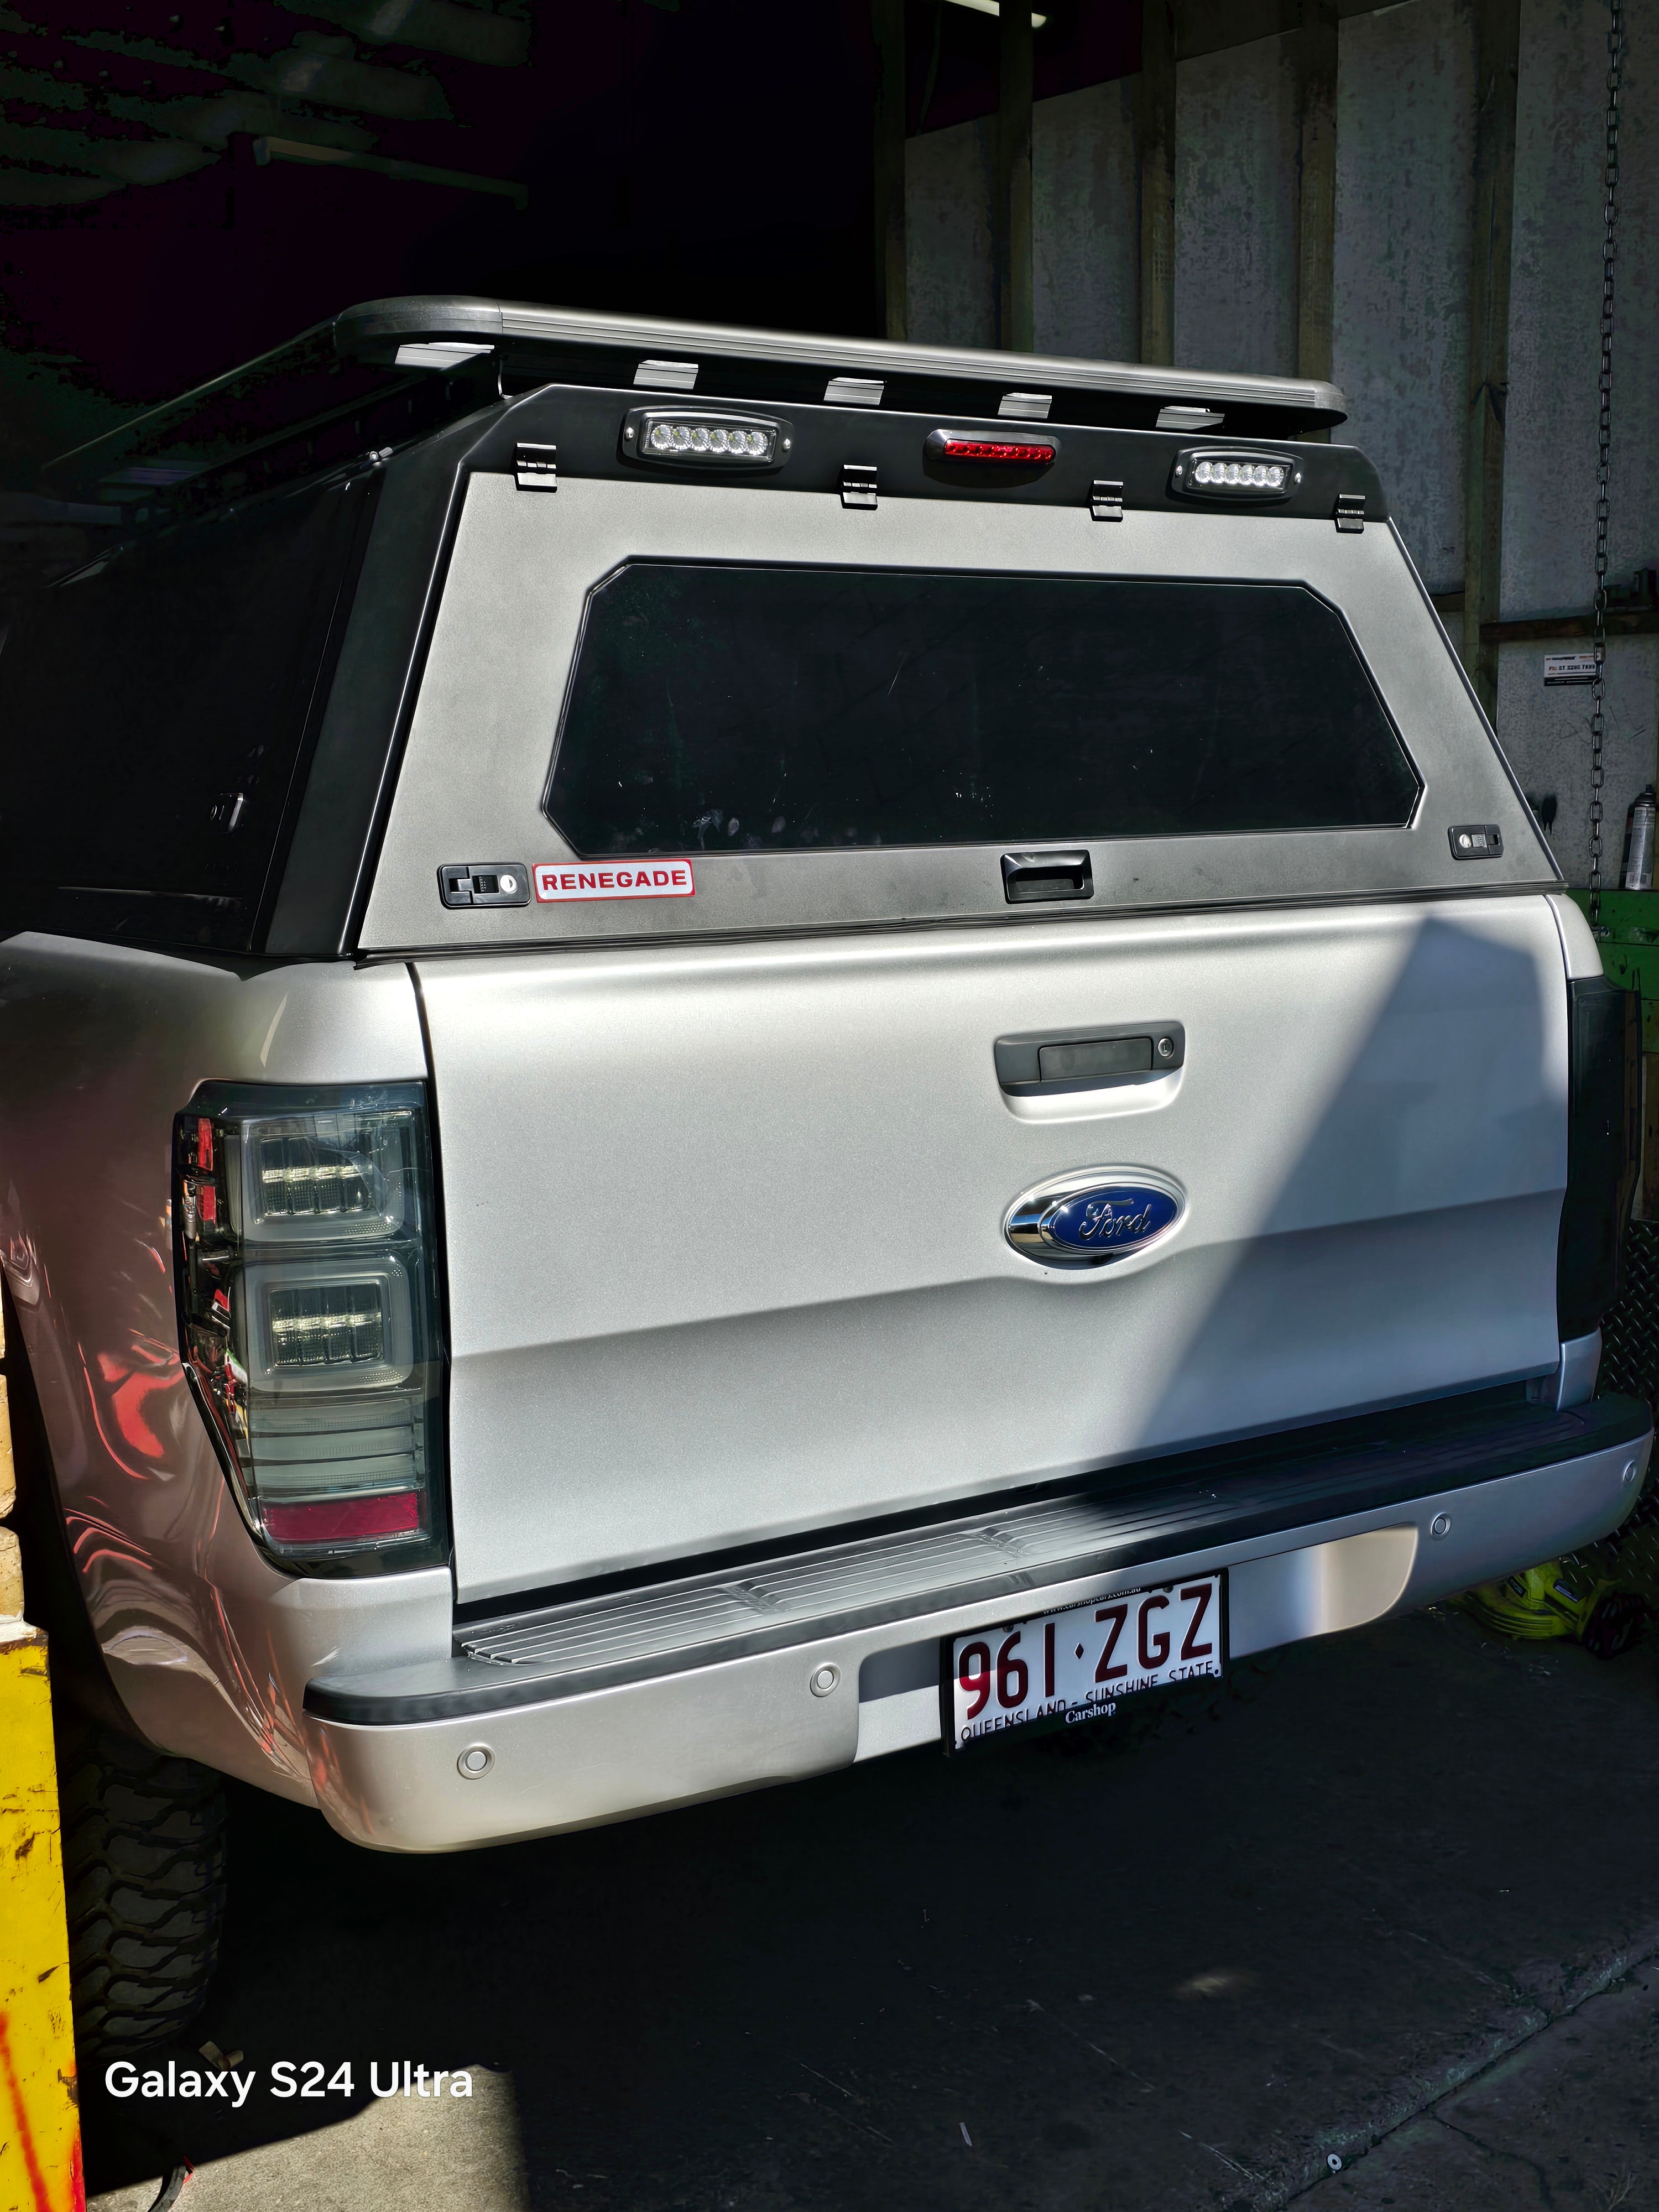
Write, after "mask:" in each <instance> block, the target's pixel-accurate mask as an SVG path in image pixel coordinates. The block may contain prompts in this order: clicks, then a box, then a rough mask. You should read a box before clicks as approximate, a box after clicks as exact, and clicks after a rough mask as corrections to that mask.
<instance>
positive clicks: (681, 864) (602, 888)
mask: <svg viewBox="0 0 1659 2212" xmlns="http://www.w3.org/2000/svg"><path fill="white" fill-rule="evenodd" d="M696 893H697V886H696V880H695V878H693V876H692V873H691V863H690V860H625V861H623V862H622V863H621V864H620V865H617V863H615V862H611V863H607V864H606V865H605V866H594V865H592V864H589V863H586V862H579V861H570V862H566V861H563V860H544V861H541V862H540V863H539V864H538V866H537V869H536V896H537V897H538V899H607V898H695V897H696Z"/></svg>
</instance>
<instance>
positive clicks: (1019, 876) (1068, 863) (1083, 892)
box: [1002, 853, 1095, 906]
mask: <svg viewBox="0 0 1659 2212" xmlns="http://www.w3.org/2000/svg"><path fill="white" fill-rule="evenodd" d="M1002 895H1003V896H1004V897H1005V898H1006V900H1007V902H1008V903H1009V905H1010V906H1020V905H1023V904H1024V902H1025V901H1026V900H1028V899H1086V898H1092V897H1093V896H1094V895H1095V877H1094V868H1093V866H1092V864H1091V861H1090V859H1089V855H1088V854H1087V853H1005V854H1003V856H1002Z"/></svg>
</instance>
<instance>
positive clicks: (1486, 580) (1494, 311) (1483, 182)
mask: <svg viewBox="0 0 1659 2212" xmlns="http://www.w3.org/2000/svg"><path fill="white" fill-rule="evenodd" d="M1520 47H1521V0H1475V6H1474V118H1475V120H1474V255H1473V259H1472V266H1471V270H1470V283H1469V398H1468V453H1467V455H1466V457H1465V474H1464V479H1463V646H1462V652H1463V669H1464V672H1465V674H1466V675H1467V676H1468V679H1469V681H1470V683H1471V684H1473V685H1474V689H1475V692H1476V695H1477V696H1478V697H1479V698H1480V703H1481V705H1482V706H1483V707H1484V708H1486V713H1487V714H1488V716H1489V717H1492V718H1493V719H1495V718H1496V715H1497V712H1498V644H1497V641H1496V640H1495V638H1491V637H1487V636H1485V635H1483V634H1482V633H1483V631H1484V630H1485V629H1486V627H1487V626H1488V625H1493V626H1495V625H1496V624H1497V623H1498V620H1499V617H1500V614H1501V606H1500V601H1501V599H1502V596H1503V588H1504V417H1505V415H1506V414H1507V412H1508V409H1509V397H1510V241H1511V237H1512V234H1513V229H1514V217H1515V87H1516V75H1517V72H1518V65H1519V58H1520Z"/></svg>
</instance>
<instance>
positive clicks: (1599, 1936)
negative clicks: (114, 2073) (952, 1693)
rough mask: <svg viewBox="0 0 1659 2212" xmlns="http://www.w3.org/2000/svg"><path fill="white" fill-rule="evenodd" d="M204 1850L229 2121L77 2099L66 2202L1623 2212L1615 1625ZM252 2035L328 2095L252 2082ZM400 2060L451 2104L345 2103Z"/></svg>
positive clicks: (1626, 2098)
mask: <svg viewBox="0 0 1659 2212" xmlns="http://www.w3.org/2000/svg"><path fill="white" fill-rule="evenodd" d="M233 1844H234V1853H235V1857H234V1869H233V1885H234V1897H235V1919H234V1925H233V1929H232V1933H231V1936H230V1940H229V1944H228V1950H227V1954H226V1957H225V1962H224V1966H223V1968H222V1972H221V1976H220V1978H219V1981H218V1983H217V1984H216V1990H215V1995H214V1998H213V2001H212V2002H211V2004H210V2008H209V2012H208V2015H207V2016H206V2018H205V2019H204V2021H203V2023H202V2027H201V2030H200V2034H199V2036H198V2037H197V2039H198V2040H199V2039H201V2037H206V2036H210V2037H212V2038H213V2039H214V2040H215V2041H216V2042H217V2043H218V2044H219V2045H221V2046H222V2049H224V2050H226V2051H229V2050H232V2049H234V2048H239V2049H240V2050H242V2051H245V2052H246V2060H245V2062H244V2072H246V2069H247V2068H250V2067H251V2068H254V2069H258V2080H257V2081H256V2082H255V2084H254V2086H253V2087H252V2090H251V2091H250V2093H249V2094H248V2096H247V2100H246V2104H245V2106H244V2107H243V2109H242V2110H241V2111H240V2112H232V2111H231V2110H229V2109H228V2101H227V2100H222V2099H218V2098H216V2099H213V2100H210V2102H208V2103H204V2104H198V2103H189V2102H185V2101H183V2100H176V2099H175V2100H173V2101H171V2102H168V2101H165V2100H163V2101H156V2100H150V2101H148V2102H146V2101H144V2100H142V2099H140V2098H138V2097H134V2098H133V2099H131V2100H129V2101H126V2102H118V2101H117V2100H114V2099H112V2097H110V2096H109V2095H108V2094H106V2092H105V2091H104V2089H103V2088H102V2087H101V2086H100V2083H99V2082H98V2081H95V2080H88V2082H87V2084H86V2086H85V2090H84V2094H83V2112H84V2120H85V2133H86V2147H87V2156H88V2184H89V2192H90V2194H91V2196H92V2198H93V2202H94V2206H95V2208H96V2212H143V2208H146V2207H148V2206H149V2204H150V2203H152V2201H153V2200H154V2197H155V2193H156V2191H157V2189H158V2187H159V2185H160V2180H161V2176H162V2175H163V2173H164V2172H166V2171H167V2168H169V2167H170V2166H172V2165H173V2164H174V2163H175V2161H177V2160H179V2159H188V2160H191V2161H193V2162H194V2164H195V2166H196V2167H197V2172H196V2174H195V2177H194V2179H193V2180H192V2182H191V2185H190V2188H189V2191H188V2193H187V2195H186V2197H185V2201H184V2212H221V2208H224V2209H225V2212H228V2208H231V2207H235V2208H237V2212H248V2209H249V2208H257V2212H289V2208H293V2212H301V2208H303V2212H346V2209H347V2208H350V2212H360V2209H361V2212H370V2208H373V2212H404V2208H409V2212H462V2208H465V2212H515V2209H516V2208H519V2207H534V2208H538V2212H539V2208H542V2207H547V2206H564V2205H567V2204H568V2205H572V2206H580V2207H585V2208H586V2212H658V2208H670V2207H680V2206H684V2207H687V2208H696V2212H717V2208H725V2207H727V2206H732V2207H740V2208H753V2212H785V2209H786V2208H791V2209H792V2212H793V2208H796V2207H800V2208H808V2207H811V2208H815V2212H816V2208H819V2207H822V2208H824V2212H933V2208H939V2212H945V2208H949V2212H981V2208H983V2212H993V2208H994V2209H995V2212H1026V2209H1027V2208H1029V2212H1067V2209H1068V2208H1072V2207H1079V2208H1085V2207H1086V2208H1089V2212H1166V2208H1167V2212H1188V2208H1193V2209H1194V2212H1197V2209H1198V2208H1203V2212H1209V2208H1219V2212H1264V2208H1267V2207H1273V2206H1278V2205H1281V2204H1284V2203H1288V2202H1290V2201H1291V2200H1293V2199H1297V2198H1298V2197H1300V2198H1301V2199H1302V2200H1303V2201H1304V2203H1306V2204H1307V2205H1308V2206H1309V2207H1310V2212H1371V2209H1372V2208H1380V2207H1383V2206H1397V2207H1399V2208H1401V2212H1427V2208H1442V2207H1446V2208H1455V2212H1533V2208H1534V2207H1536V2208H1545V2207H1547V2208H1551V2212H1579V2208H1590V2207H1594V2208H1596V2212H1612V2208H1613V2207H1615V2206H1617V2205H1620V2204H1625V2205H1628V2206H1630V2207H1632V2208H1637V2207H1641V2206H1650V2205H1655V2204H1659V1662H1656V1656H1655V1654H1654V1652H1653V1650H1651V1649H1650V1647H1647V1646H1644V1647H1643V1648H1641V1649H1638V1650H1637V1651H1635V1652H1633V1653H1631V1654H1629V1655H1628V1656H1626V1657H1625V1658H1623V1659H1620V1660H1618V1661H1614V1662H1612V1663H1610V1664H1603V1663H1601V1662H1598V1661H1596V1660H1595V1659H1593V1658H1591V1657H1590V1656H1589V1655H1588V1654H1586V1653H1584V1652H1583V1651H1580V1650H1577V1649H1568V1648H1564V1647H1562V1646H1559V1645H1542V1646H1539V1645H1533V1646H1528V1645H1516V1644H1505V1643H1501V1642H1498V1641H1497V1640H1495V1639H1492V1638H1487V1637H1486V1636H1485V1635H1483V1634H1482V1633H1481V1632H1480V1631H1478V1630H1477V1629H1476V1628H1474V1626H1473V1625H1472V1624H1470V1623H1469V1622H1468V1621H1467V1620H1463V1619H1462V1618H1461V1617H1459V1616H1457V1615H1455V1614H1452V1613H1446V1612H1444V1611H1441V1610H1437V1611H1435V1612H1432V1613H1427V1614H1423V1615H1419V1616H1417V1617H1415V1618H1413V1619H1411V1620H1401V1621H1396V1622H1392V1623H1389V1624H1388V1625H1386V1626H1383V1627H1380V1628H1377V1629H1373V1630H1367V1631H1363V1632H1359V1633H1358V1634H1356V1635H1353V1636H1350V1637H1346V1638H1340V1639H1336V1640H1334V1641H1332V1642H1329V1643H1327V1644H1319V1645H1309V1646H1303V1647H1300V1648H1298V1649H1297V1650H1293V1651H1291V1652H1290V1653H1288V1654H1286V1655H1285V1658H1284V1661H1283V1663H1282V1664H1281V1665H1280V1667H1279V1669H1278V1671H1277V1672H1276V1673H1275V1674H1273V1676H1272V1678H1271V1679H1270V1680H1268V1681H1267V1683H1266V1685H1265V1686H1263V1687H1262V1688H1261V1690H1260V1692H1258V1693H1257V1694H1255V1696H1254V1697H1253V1698H1252V1699H1250V1700H1249V1701H1248V1702H1246V1703H1243V1704H1240V1705H1236V1706H1235V1707H1234V1708H1233V1709H1232V1710H1231V1711H1229V1712H1228V1713H1227V1714H1226V1715H1225V1717H1224V1718H1223V1719H1222V1720H1221V1721H1219V1722H1218V1723H1212V1724H1209V1725H1206V1727H1205V1728H1204V1729H1203V1730H1202V1731H1201V1732H1200V1733H1199V1734H1197V1735H1186V1736H1182V1737H1179V1738H1177V1739H1175V1740H1167V1741H1160V1742H1158V1743H1156V1744H1153V1745H1152V1746H1151V1747H1143V1748H1141V1749H1139V1750H1136V1751H1133V1752H1131V1753H1124V1752H1118V1751H1115V1750H1113V1749H1112V1748H1111V1747H1109V1745H1107V1744H1104V1743H1102V1742H1099V1741H1096V1743H1095V1744H1093V1745H1092V1746H1091V1747H1089V1748H1087V1749H1080V1748H1079V1746H1078V1743H1077V1741H1076V1739H1071V1740H1066V1741H1064V1743H1063V1745H1062V1744H1055V1743H1054V1742H1049V1743H1046V1744H1045V1743H1039V1742H1032V1743H1027V1744H1024V1745H1018V1744H1016V1745H1009V1744H1000V1745H998V1746H995V1747H990V1748H987V1749H986V1750H984V1751H982V1752H979V1753H974V1754H970V1755H969V1756H968V1757H965V1758H963V1759H956V1760H947V1759H944V1758H942V1757H940V1756H939V1754H938V1753H931V1752H930V1753H908V1754H905V1755H903V1756H902V1757H899V1758H896V1759H889V1760H886V1761H884V1762H881V1763H880V1764H878V1765H873V1766H866V1767H863V1768H860V1769H859V1770H857V1771H854V1772H849V1773H846V1774H842V1775H837V1776H834V1777H831V1778H829V1779H827V1780H824V1781H822V1782H817V1783H812V1784H805V1785H804V1786H800V1787H797V1788H794V1789H793V1790H776V1791H773V1792H770V1793H767V1794H763V1795H760V1796H751V1797H744V1798H737V1799H729V1800H727V1801H726V1802H722V1803H720V1804H715V1805H711V1806H706V1807H702V1808H696V1809H695V1810H692V1811H690V1812H685V1813H680V1814H672V1815H670V1816H668V1817H665V1818H662V1819H659V1820H653V1821H645V1822H640V1823H636V1824H634V1825H631V1826H624V1827H617V1828H611V1829H605V1830H599V1831H596V1832H590V1833H588V1834H586V1835H580V1836H574V1837H570V1838H565V1839H562V1840H558V1839H555V1840H552V1841H549V1842H545V1843H539V1844H524V1845H519V1846H516V1847H514V1848H513V1849H511V1850H499V1851H494V1852H488V1853H480V1854H478V1855H477V1856H476V1857H462V1858H445V1859H426V1860H400V1859H392V1858H384V1857H374V1856H370V1855H368V1854H365V1853H362V1852H359V1851H357V1850H354V1849H353V1848H352V1847H351V1846H350V1845H349V1844H343V1843H342V1842H340V1841H339V1840H338V1839H337V1838H335V1837H334V1836H333V1835H332V1834H331V1832H329V1831H328V1830H327V1829H326V1828H325V1827H324V1826H323V1825H322V1823H321V1822H320V1820H317V1819H316V1818H315V1817H314V1816H313V1815H310V1814H304V1813H301V1812H300V1811H298V1810H297V1809H295V1808H291V1807H289V1806H285V1805H283V1804H280V1803H277V1802H276V1801H274V1800H266V1799H263V1798H258V1797H256V1796H253V1795H252V1793H243V1794H242V1795H240V1796H239V1798H238V1800H237V1803H236V1807H235V1813H234V1829H233ZM165 2055H166V2054H163V2056H164V2057H165ZM185 2055H186V2054H185V2051H184V2050H183V2048H182V2047H181V2048H180V2050H179V2051H177V2052H175V2053H173V2056H174V2057H176V2058H177V2059H179V2062H180V2063H181V2064H182V2063H184V2060H185ZM282 2059H289V2060H295V2061H304V2060H307V2059H318V2060H321V2061H322V2062H323V2063H324V2066H325V2069H326V2072H327V2074H328V2075H333V2074H334V2073H335V2070H336V2069H337V2067H338V2066H339V2064H340V2063H341V2062H342V2061H348V2060H349V2062H350V2064H351V2069H352V2080H353V2094H352V2095H351V2096H350V2097H349V2098H348V2097H346V2096H345V2095H343V2094H342V2093H338V2092H336V2093H326V2092H325V2093H324V2095H322V2096H321V2097H320V2098H317V2099H313V2100H300V2099H297V2098H296V2099H293V2100H279V2099H277V2098H276V2097H275V2096H274V2095H273V2094H272V2093H271V2078H270V2067H271V2065H272V2063H273V2062H276V2061H277V2060H282ZM404 2059H408V2060H410V2062H412V2063H413V2064H414V2065H417V2066H418V2065H424V2066H426V2067H428V2068H429V2069H436V2068H443V2069H452V2068H457V2067H465V2068H469V2069H472V2082H473V2090H474V2093H473V2095H472V2096H471V2098H470V2099H465V2100H455V2099H453V2098H450V2097H447V2096H445V2097H442V2098H440V2099H438V2100H433V2099H431V2098H430V2097H428V2098H424V2099H423V2098H421V2097H420V2096H418V2095H417V2094H416V2093H413V2091H412V2090H411V2093H410V2095H409V2096H407V2097H404V2095H402V2094H399V2095H397V2096H395V2097H392V2098H389V2099H384V2100H376V2099H374V2098H373V2097H371V2096H370V2095H369V2093H368V2067H369V2064H370V2063H371V2061H373V2062H375V2063H378V2065H379V2068H380V2083H381V2086H382V2087H384V2086H386V2083H387V2082H388V2081H389V2080H390V2078H391V2075H390V2069H391V2067H392V2063H393V2062H394V2061H397V2062H401V2061H402V2060H404ZM152 2063H153V2062H152ZM197 2063H199V2062H197ZM398 2078H399V2081H401V2079H402V2077H401V2075H399V2077H398ZM1334 2160H1340V2161H1341V2170H1340V2171H1333V2161H1334Z"/></svg>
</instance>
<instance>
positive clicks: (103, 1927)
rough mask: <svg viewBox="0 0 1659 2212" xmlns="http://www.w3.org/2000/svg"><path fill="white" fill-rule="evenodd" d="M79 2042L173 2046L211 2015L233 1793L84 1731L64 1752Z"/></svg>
mask: <svg viewBox="0 0 1659 2212" xmlns="http://www.w3.org/2000/svg"><path fill="white" fill-rule="evenodd" d="M58 1756H59V1761H60V1766H59V1791H60V1796H61V1802H62V1808H63V1836H64V1891H65V1893H66V1898H67V1903H68V1908H69V1937H70V1982H71V1986H72V1991H73V1996H74V2001H75V2038H76V2045H77V2046H78V2048H79V2051H80V2052H81V2054H82V2057H93V2056H94V2055H98V2054H101V2053H103V2052H106V2051H132V2050H138V2049H142V2048H143V2046H144V2045H148V2044H153V2043H164V2042H166V2041H167V2040H168V2039H170V2038H171V2037H173V2036H176V2035H178V2034H179V2033H182V2032H183V2030H184V2029H185V2027H188V2026H189V2024H190V2022H191V2020H192V2019H193V2018H194V2017H195V2015H196V2014H197V2012H198V2011H199V2010H200V2009H201V2006H202V2003H203V2001H204V1998H205V1997H206V1996H207V1990H208V1984H209V1983H210V1981H211V1980H212V1978H213V1970H214V1968H215V1966H216V1965H217V1963H218V1959H219V1935H220V1929H221V1925H222V1921H223V1918H224V1909H225V1798H224V1790H223V1787H222V1784H221V1782H220V1778H219V1777H218V1776H217V1775H216V1774H215V1773H214V1772H212V1771H211V1770H210V1769H209V1768H208V1767H205V1766H197V1765H196V1764H195V1762H194V1761H193V1760H191V1759H175V1758H173V1757H171V1756H170V1755H169V1754H168V1753H165V1752H159V1751H152V1750H151V1749H150V1748H149V1746H148V1745H146V1744H141V1743H135V1742H133V1741H131V1739H130V1738H128V1737H125V1736H120V1735H114V1734H112V1732H111V1731H109V1730H106V1729H99V1728H94V1727H92V1726H89V1725H86V1724H77V1725H76V1726H75V1727H73V1728H72V1729H70V1730H69V1731H67V1732H66V1734H65V1738H64V1742H63V1743H62V1744H61V1746H60V1747H59V1753H58Z"/></svg>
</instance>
